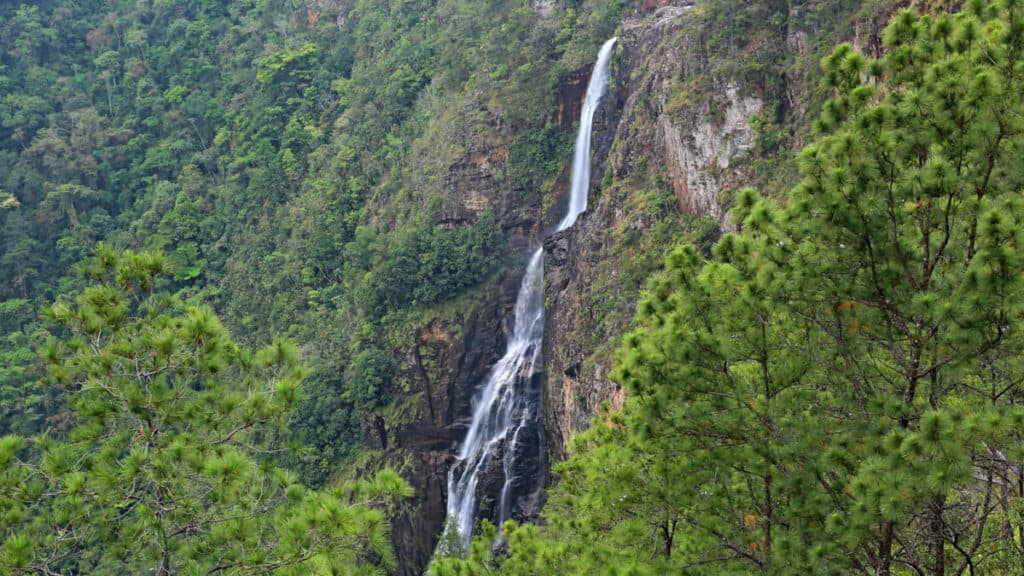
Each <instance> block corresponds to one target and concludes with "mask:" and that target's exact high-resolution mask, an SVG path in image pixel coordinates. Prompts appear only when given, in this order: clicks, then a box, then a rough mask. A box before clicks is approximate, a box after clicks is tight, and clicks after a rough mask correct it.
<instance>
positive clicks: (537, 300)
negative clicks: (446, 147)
mask: <svg viewBox="0 0 1024 576" xmlns="http://www.w3.org/2000/svg"><path fill="white" fill-rule="evenodd" d="M616 40H617V38H612V39H611V40H608V41H607V42H605V43H604V45H603V46H602V47H601V51H600V52H599V53H598V58H597V63H596V64H595V65H594V71H593V73H592V74H591V77H590V83H589V84H588V86H587V94H586V97H585V99H584V103H583V111H582V114H581V117H580V125H579V132H578V134H577V136H576V150H575V153H574V157H573V170H572V184H571V187H570V198H569V210H568V213H567V214H566V216H565V217H564V218H563V219H562V221H561V222H560V223H559V224H558V230H565V229H566V228H569V227H570V226H572V225H573V224H574V223H575V222H576V219H577V218H578V217H579V215H580V214H581V213H583V211H584V210H586V209H587V194H588V192H589V188H590V132H591V130H592V129H593V126H592V124H593V119H594V112H595V111H596V110H597V107H598V105H599V104H600V102H601V98H602V97H603V96H604V94H605V91H606V90H607V85H608V63H609V61H610V60H611V51H612V48H613V47H614V45H615V42H616ZM543 338H544V249H543V248H537V249H536V251H535V252H534V253H533V254H532V255H531V257H530V262H529V264H528V265H527V267H526V272H525V274H524V275H523V280H522V283H521V284H520V287H519V295H518V298H517V299H516V306H515V323H514V325H513V331H512V334H511V335H509V338H508V343H507V345H506V350H505V355H504V356H502V358H501V359H500V360H498V362H497V363H495V364H494V366H493V367H492V368H491V370H490V372H489V373H488V375H487V379H486V380H485V381H484V383H483V386H482V387H481V389H480V391H479V392H478V396H477V397H476V398H474V400H473V420H472V422H471V424H470V426H469V430H468V431H467V433H466V438H465V439H464V440H463V442H462V445H461V446H460V447H459V452H458V455H457V460H456V462H455V464H454V465H453V466H452V467H451V468H450V469H449V471H448V502H447V512H448V520H447V524H446V525H445V531H444V535H443V536H442V538H441V541H440V542H439V543H438V549H437V551H438V552H439V553H441V554H446V553H452V552H455V551H456V550H454V549H452V548H455V547H461V549H462V550H466V549H468V547H469V543H470V540H471V539H472V537H473V528H474V527H475V524H476V519H477V517H478V516H481V515H484V514H486V517H488V518H489V519H491V520H493V521H494V522H495V524H497V525H498V526H500V525H501V524H502V523H504V522H505V520H508V519H509V518H512V517H513V516H514V514H515V511H516V508H517V505H520V506H521V504H520V502H529V501H530V496H531V495H533V494H535V493H536V492H537V490H538V488H540V486H539V475H538V474H536V471H537V470H539V469H542V467H543V466H544V457H545V455H544V446H543V443H544V437H543V436H544V432H543V429H542V425H541V409H540V403H541V399H540V379H541V378H540V377H541V372H542V362H541V345H542V343H543ZM524 470H525V471H526V472H527V473H526V474H523V473H522V472H523V471H524ZM485 506H486V507H485ZM526 506H529V505H528V504H527V505H526Z"/></svg>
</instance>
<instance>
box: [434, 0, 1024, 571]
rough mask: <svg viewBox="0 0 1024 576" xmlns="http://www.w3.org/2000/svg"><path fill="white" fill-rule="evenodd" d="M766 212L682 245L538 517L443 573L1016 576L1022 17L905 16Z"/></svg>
mask: <svg viewBox="0 0 1024 576" xmlns="http://www.w3.org/2000/svg"><path fill="white" fill-rule="evenodd" d="M883 38H884V45H885V53H884V55H883V56H882V57H880V58H878V59H871V58H868V57H866V56H864V55H862V54H861V53H859V52H858V51H857V50H855V49H853V48H852V47H850V46H849V45H843V46H840V47H839V48H837V49H836V50H835V51H834V52H832V54H831V55H830V56H829V57H827V58H825V59H824V61H823V62H822V67H823V71H824V75H825V82H826V86H827V87H828V88H829V89H830V90H831V91H832V93H833V96H832V97H831V98H830V99H829V100H828V101H827V103H826V104H825V106H824V110H823V113H822V114H821V116H820V118H819V119H818V121H817V122H816V124H815V127H814V130H815V136H814V138H813V141H812V142H811V143H810V145H809V146H807V147H806V148H805V149H804V150H803V152H802V153H801V154H800V156H799V163H800V171H801V174H802V175H803V180H802V181H801V183H800V184H799V185H797V186H796V187H794V188H793V189H792V190H790V192H789V193H788V197H787V199H786V201H785V202H781V203H776V202H773V201H771V200H769V199H765V198H763V197H759V196H757V195H756V194H754V193H753V192H751V191H746V192H744V193H742V194H740V195H739V197H738V199H737V205H736V207H735V209H734V210H733V218H734V221H735V222H736V224H737V227H738V232H736V233H734V234H729V235H726V236H725V237H723V238H722V239H721V240H720V241H719V242H718V243H717V244H716V245H715V247H714V250H713V256H712V257H711V258H709V259H705V258H703V257H702V256H701V255H700V254H698V253H697V252H696V251H695V250H694V249H693V248H691V247H689V246H684V247H680V248H678V249H676V250H674V251H673V252H672V253H671V254H670V255H669V257H668V258H667V262H666V270H665V271H664V272H663V273H662V274H660V275H658V276H657V277H656V278H655V279H654V280H653V281H652V282H651V284H650V287H649V289H648V292H647V295H646V296H645V298H644V299H643V301H642V302H641V304H640V308H639V311H638V315H637V319H636V322H637V327H636V329H635V330H634V331H633V332H632V333H630V334H629V335H628V336H626V337H625V340H624V342H623V344H622V346H621V348H620V350H619V354H618V369H617V373H616V378H617V379H618V380H619V381H620V382H622V383H623V384H624V385H626V386H627V387H628V389H629V394H630V395H629V398H628V400H627V401H626V404H625V406H624V408H623V409H622V410H621V411H619V412H617V413H614V414H606V415H605V416H603V417H602V418H599V419H598V420H597V421H595V423H594V426H593V427H592V428H591V430H589V431H588V432H586V433H584V434H582V435H580V436H579V437H578V438H577V439H576V441H575V444H574V447H573V450H572V453H571V457H570V458H569V460H568V461H567V462H565V463H563V464H561V465H559V466H558V467H557V468H556V469H557V471H558V475H559V480H558V484H557V487H556V488H555V489H554V490H553V491H552V493H551V494H550V500H549V503H548V506H547V512H546V516H547V520H548V522H547V524H546V525H545V526H542V527H536V526H520V527H516V526H514V525H511V524H510V525H508V526H506V527H504V531H505V534H506V541H507V543H508V548H507V550H504V551H502V552H500V553H497V554H496V553H495V552H494V551H493V550H492V547H491V546H490V545H489V543H488V542H487V539H488V538H492V537H493V535H494V529H493V527H489V528H488V530H487V531H485V533H484V535H483V537H482V538H481V540H480V541H478V542H477V543H475V544H474V546H473V548H472V549H471V550H470V551H469V553H468V557H467V558H464V559H450V558H449V559H441V560H439V561H438V562H437V563H435V567H434V571H435V573H437V574H485V573H502V574H551V573H579V574H594V573H606V574H663V573H692V574H725V573H728V574H735V573H765V574H767V573H771V574H807V573H815V574H818V573H821V574H830V573H834V574H849V573H865V574H946V573H950V574H981V573H998V574H1020V573H1021V566H1022V559H1024V548H1022V547H1021V542H1022V536H1024V535H1022V530H1024V525H1022V523H1021V510H1022V506H1024V492H1022V491H1021V486H1022V485H1024V475H1022V465H1021V462H1022V460H1024V451H1022V447H1024V444H1022V438H1021V430H1022V426H1024V410H1022V409H1021V408H1020V402H1021V396H1022V394H1024V388H1022V385H1021V382H1022V378H1021V376H1022V373H1021V369H1022V366H1021V354H1022V352H1024V350H1022V345H1024V339H1022V338H1021V332H1022V330H1024V309H1022V308H1021V304H1020V299H1019V297H1018V295H1019V293H1020V291H1021V289H1022V282H1024V261H1022V259H1021V258H1022V256H1021V255H1022V254H1024V252H1022V246H1021V241H1022V237H1021V229H1022V228H1021V219H1022V218H1024V199H1022V197H1021V195H1020V194H1021V190H1022V184H1024V171H1022V169H1021V165H1020V163H1019V161H1018V158H1019V154H1020V152H1021V149H1022V147H1024V115H1022V113H1024V102H1022V99H1021V98H1022V93H1024V91H1022V88H1024V86H1022V82H1024V80H1022V78H1024V77H1022V73H1024V58H1022V53H1021V50H1022V48H1024V5H1021V3H1020V2H1018V1H1016V0H1005V1H1000V2H994V3H987V2H983V1H980V0H978V1H974V2H969V3H968V4H967V6H965V7H964V10H963V11H961V12H959V13H956V14H953V15H949V14H940V15H936V16H932V17H921V16H919V15H918V14H917V13H915V12H913V11H910V10H907V11H903V12H900V13H899V15H898V16H896V17H895V19H894V20H893V22H892V23H891V24H890V25H889V26H888V27H887V28H886V30H885V33H884V36H883Z"/></svg>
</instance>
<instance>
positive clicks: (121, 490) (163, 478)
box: [0, 246, 409, 574]
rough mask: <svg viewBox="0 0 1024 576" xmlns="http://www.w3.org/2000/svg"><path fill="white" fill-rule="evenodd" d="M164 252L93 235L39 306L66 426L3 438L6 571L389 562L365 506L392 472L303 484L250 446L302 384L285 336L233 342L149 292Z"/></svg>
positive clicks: (288, 569)
mask: <svg viewBox="0 0 1024 576" xmlns="http://www.w3.org/2000/svg"><path fill="white" fill-rule="evenodd" d="M166 271H167V265H166V263H165V261H164V259H163V258H162V257H160V256H158V255H155V254H150V253H140V254H132V253H119V252H117V251H115V250H112V249H110V248H106V247H103V246H101V247H100V248H99V250H98V253H97V256H96V259H95V261H94V262H93V263H92V264H90V265H88V266H85V267H83V272H84V273H85V275H86V276H87V277H88V278H90V284H89V285H88V287H86V288H85V290H84V291H82V292H81V293H80V294H78V295H77V296H76V297H74V299H70V298H63V299H60V300H58V301H57V302H55V303H54V304H53V305H52V306H51V307H50V308H49V309H48V310H47V316H48V317H49V318H50V319H52V320H53V321H54V322H56V323H57V324H58V325H59V326H60V327H61V328H62V329H63V332H64V334H66V336H65V337H64V338H62V339H60V340H53V339H51V340H50V341H49V342H48V343H47V344H46V346H45V347H44V348H43V350H42V351H41V354H42V356H43V357H44V359H45V360H46V362H47V365H48V376H47V379H48V381H49V382H51V383H52V384H53V385H59V386H61V387H63V388H64V389H65V390H68V391H69V404H70V407H71V415H72V416H71V418H72V427H71V429H70V430H69V431H68V432H67V433H65V434H61V435H59V436H51V435H48V434H43V435H39V436H37V437H34V438H31V439H26V438H22V437H18V436H6V437H5V438H4V439H3V440H2V441H0V461H2V462H3V464H4V467H5V469H6V472H5V473H4V475H3V477H2V478H0V510H2V511H3V514H2V515H0V517H2V520H0V538H2V539H3V542H2V544H0V567H2V570H3V572H4V573H7V574H37V573H58V572H69V571H70V572H88V573H100V574H102V573H119V572H121V571H123V570H125V569H127V570H129V571H131V572H140V573H141V572H155V573H160V574H172V573H179V572H181V573H214V572H223V573H228V574H256V573H270V572H274V573H282V574H308V573H310V572H311V571H324V570H329V571H332V573H356V572H361V571H364V568H362V567H363V566H368V565H372V564H373V563H376V562H381V563H383V565H385V566H388V565H390V564H391V563H392V562H393V558H392V557H391V554H390V547H389V541H388V537H387V534H388V533H387V523H386V521H385V519H384V517H383V515H382V513H381V512H380V511H379V510H377V509H375V505H379V504H384V503H386V502H387V501H389V499H391V498H392V497H395V496H408V495H409V488H408V486H407V485H406V484H405V483H404V482H403V481H402V480H401V478H400V477H398V476H397V475H396V474H394V473H393V472H390V471H385V472H382V473H381V475H380V476H378V477H377V478H376V479H375V480H373V481H370V482H368V483H364V484H359V485H355V486H352V487H351V488H350V491H349V492H350V493H347V492H346V491H345V490H342V489H336V490H332V491H327V492H315V491H310V490H308V489H307V488H305V487H304V486H302V484H300V483H298V481H297V478H296V477H295V475H294V474H293V473H289V472H287V471H285V470H281V469H277V468H274V467H272V466H269V465H268V464H266V463H265V462H261V461H260V460H258V459H257V458H256V450H257V449H258V448H259V447H260V446H261V445H264V444H265V443H266V441H267V435H268V434H269V435H272V434H273V431H274V428H273V426H274V424H275V423H277V422H279V421H280V420H281V418H283V417H284V414H285V412H286V411H287V410H288V409H289V408H290V407H291V406H292V405H294V403H295V402H296V400H297V399H298V397H299V384H300V382H301V380H302V379H303V377H304V374H305V369H304V368H303V367H302V365H301V364H300V362H299V357H298V351H297V349H296V348H295V347H294V345H292V344H290V343H288V342H286V341H280V340H279V341H275V342H274V343H273V344H271V345H269V346H267V347H265V348H263V349H261V350H259V351H257V352H255V353H252V352H249V351H247V350H245V349H243V348H240V347H239V346H238V345H236V344H235V343H234V342H233V341H232V340H231V339H230V337H229V335H228V333H227V331H226V330H225V329H224V327H223V326H222V325H221V324H220V321H219V320H218V319H217V317H216V316H215V315H214V314H213V313H212V312H211V311H210V310H209V309H208V308H205V307H186V308H184V310H183V309H182V308H183V307H182V305H181V304H180V302H178V301H177V300H176V299H175V298H174V297H173V296H171V295H169V294H166V293H161V292H156V291H154V288H155V286H156V285H157V284H158V282H159V280H160V277H161V276H162V275H164V274H166Z"/></svg>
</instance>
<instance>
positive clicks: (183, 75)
mask: <svg viewBox="0 0 1024 576" xmlns="http://www.w3.org/2000/svg"><path fill="white" fill-rule="evenodd" d="M617 11H618V7H617V4H615V3H610V4H609V3H605V2H599V3H596V4H594V5H592V6H588V7H586V8H581V9H580V10H579V12H576V11H573V10H570V14H568V16H567V18H566V19H565V23H564V25H565V29H564V30H561V31H557V32H558V34H557V35H556V34H554V33H550V34H549V33H548V32H550V31H549V30H546V29H544V28H541V27H536V26H534V24H535V22H534V21H533V17H532V16H531V13H530V11H528V10H527V9H525V8H522V7H518V6H517V5H516V3H509V2H503V1H496V2H449V1H445V2H433V1H412V2H399V3H394V4H393V3H391V2H384V1H364V2H358V3H354V5H352V6H348V5H345V6H342V5H340V4H339V5H335V4H333V3H314V4H310V5H309V6H305V5H300V4H299V3H285V4H282V5H276V4H275V3H266V2H203V1H195V2H191V1H190V2H162V1H155V2H135V1H130V2H129V1H125V2H114V3H111V2H99V1H96V2H56V3H25V4H13V3H4V4H3V5H2V6H0V42H2V46H0V48H2V61H0V86H2V93H3V98H2V100H0V194H2V196H0V210H2V214H0V217H2V218H3V235H2V240H0V242H2V245H0V299H2V303H0V310H2V313H0V334H2V335H3V339H4V345H3V347H2V348H0V354H2V360H0V413H2V414H3V415H4V417H3V418H0V432H5V433H6V432H15V433H20V434H31V433H35V432H38V431H40V430H42V429H44V428H49V427H56V428H58V429H59V428H61V426H62V424H61V422H60V419H61V415H62V414H63V413H64V407H63V406H64V405H63V402H64V399H63V396H62V394H61V393H59V392H58V391H55V390H54V389H52V388H49V387H46V386H40V385H38V384H37V383H38V382H39V378H40V377H41V376H42V369H41V365H40V363H39V362H37V361H36V359H35V356H36V355H35V353H34V350H35V349H36V348H38V347H39V346H41V345H42V344H43V343H44V342H45V341H46V339H47V337H48V333H49V332H51V330H50V329H49V328H47V326H46V325H45V324H43V323H41V322H40V320H39V317H38V311H39V309H40V308H41V307H42V306H43V305H45V304H47V303H48V302H50V301H52V300H53V299H55V298H56V297H58V296H60V295H64V294H70V293H74V292H76V291H78V290H81V289H82V288H83V283H82V281H81V280H80V278H79V276H78V275H76V274H75V271H74V267H75V265H76V263H77V262H79V261H81V260H83V259H84V258H87V257H88V256H89V255H90V254H92V253H93V251H94V250H95V247H96V245H97V243H98V242H101V241H102V242H106V243H107V244H109V245H112V246H116V247H120V248H131V249H134V250H138V249H147V250H155V251H160V252H162V253H163V254H164V255H165V257H166V259H167V264H168V268H169V269H170V270H171V272H170V275H169V277H168V278H166V279H164V280H162V282H163V286H164V288H165V289H166V290H168V291H170V292H173V293H175V294H176V295H177V296H178V297H179V298H181V299H182V301H183V302H185V303H188V304H190V305H200V304H204V303H205V304H210V305H212V306H213V307H214V308H215V309H216V310H217V311H218V312H219V313H220V314H221V315H222V317H223V318H224V319H225V322H226V323H227V325H228V326H229V327H230V328H231V329H232V330H233V331H234V332H235V333H236V334H238V335H239V336H242V337H244V339H245V341H246V343H248V344H252V345H261V344H265V343H267V342H269V341H270V339H271V336H272V335H275V334H276V335H282V336H287V337H290V338H292V339H295V340H297V341H299V342H303V343H305V342H317V345H318V346H317V351H316V357H315V358H310V360H311V363H312V366H311V368H312V371H313V373H312V374H311V376H310V377H309V378H307V380H306V384H305V386H306V390H307V396H313V397H324V398H332V400H326V401H323V402H320V401H317V402H302V401H300V402H299V405H298V406H297V408H296V412H295V414H296V417H295V418H294V419H293V426H291V427H290V428H289V430H290V431H291V434H292V435H293V436H294V438H292V440H294V442H295V443H298V444H302V445H305V446H309V447H312V448H313V450H309V451H307V452H306V453H305V455H304V456H301V457H296V458H297V459H296V461H294V462H292V464H293V465H294V466H298V467H299V468H300V469H301V470H302V473H303V475H304V477H305V478H306V479H307V480H308V481H311V482H315V483H320V482H323V481H325V480H326V479H327V477H328V476H330V475H331V474H332V473H333V467H334V466H336V465H337V463H338V462H339V461H340V460H341V459H343V458H345V457H346V456H350V455H351V454H352V452H353V451H357V450H358V449H359V443H360V429H359V428H360V419H364V416H365V414H367V413H369V412H371V411H373V410H375V409H379V408H381V407H382V406H383V405H385V404H387V403H388V402H389V401H390V398H391V396H392V395H393V392H395V390H392V389H391V388H390V387H391V386H392V382H391V378H389V376H390V375H392V374H393V372H394V370H395V367H394V365H393V364H394V361H393V360H392V359H391V357H390V356H391V350H392V349H393V348H394V347H395V345H396V344H395V340H396V339H400V338H403V337H405V336H406V335H407V329H408V326H409V324H410V323H412V322H415V319H416V318H417V314H418V311H420V310H423V309H426V308H429V307H431V306H434V305H437V304H440V303H442V302H443V301H450V300H452V299H454V298H457V297H459V296H460V295H461V294H462V293H464V292H466V291H467V290H468V289H470V288H472V287H475V286H477V285H479V284H481V283H483V282H486V281H487V280H488V279H490V278H492V277H493V275H494V273H495V272H496V271H498V270H501V269H502V268H504V267H505V266H506V264H507V263H508V262H509V252H508V249H507V245H506V242H507V240H506V235H505V234H504V233H503V231H502V230H501V229H500V228H499V227H498V226H497V225H496V223H495V218H494V214H488V213H485V214H483V215H481V217H479V218H477V219H476V220H475V221H474V222H473V223H472V224H471V225H469V226H463V227H458V228H456V229H448V228H445V227H443V226H439V225H437V220H438V214H439V213H440V211H441V210H442V209H443V208H444V206H443V205H444V202H443V200H444V198H443V195H442V190H441V186H440V183H438V182H437V181H436V180H437V175H436V174H435V175H431V174H430V171H431V167H430V166H423V165H420V164H419V163H421V156H422V154H421V155H419V156H417V155H416V149H417V147H420V148H422V147H432V146H434V145H435V144H434V142H435V141H437V140H439V139H441V138H442V136H443V135H441V134H439V132H442V131H446V130H451V129H452V126H453V125H454V124H456V122H457V121H458V120H457V119H455V118H452V114H451V112H450V110H452V109H458V108H459V107H462V106H464V105H466V104H468V103H466V102H460V101H459V100H460V99H464V98H466V97H465V96H464V93H466V92H473V91H476V92H480V93H484V94H488V95H490V96H491V97H492V98H495V99H499V100H502V101H505V102H510V103H511V104H509V105H507V110H508V111H507V113H505V117H504V122H505V125H504V126H500V127H498V128H499V129H501V130H504V131H506V132H509V133H511V134H514V135H519V134H521V136H516V137H515V140H514V151H515V153H516V155H515V158H513V168H514V171H515V174H514V176H515V178H516V182H517V185H516V186H517V188H518V189H519V190H521V192H520V193H521V195H523V197H524V198H526V199H529V197H530V196H531V195H534V196H536V197H537V198H538V200H539V194H540V185H539V183H540V182H541V181H542V180H544V179H545V178H550V177H551V174H552V173H553V172H555V171H557V170H559V169H560V166H561V155H562V154H564V153H565V150H566V148H565V143H564V142H563V141H562V139H561V137H560V136H559V135H557V134H556V133H555V132H554V131H553V130H552V129H551V127H550V126H549V119H548V118H547V113H548V110H549V109H550V107H551V104H550V102H551V99H552V95H551V90H550V87H551V86H552V85H557V82H558V79H559V78H560V77H561V75H563V74H565V71H566V70H567V69H568V68H569V67H575V66H578V65H579V64H578V62H580V61H582V58H583V57H584V56H583V54H584V53H585V50H587V49H588V47H590V46H592V45H596V44H597V43H599V40H600V39H601V38H603V37H604V36H605V35H606V34H608V33H610V31H611V30H612V29H614V27H615V19H616V17H617V14H618V12H617ZM492 16H496V17H498V18H499V20H494V19H493V18H492ZM553 83H554V84H553ZM505 94H508V95H507V96H505ZM468 121H469V122H475V123H479V122H485V121H486V118H485V119H483V120H481V119H473V118H470V119H469V120H468ZM494 129H495V128H494V127H491V126H484V127H481V128H480V130H488V131H493V130H494ZM448 146H449V147H450V148H452V150H444V149H440V150H438V151H437V152H438V154H441V155H444V154H454V153H457V143H454V142H450V143H449V144H448ZM423 172H426V173H427V175H428V177H429V179H428V181H426V182H423V183H419V184H417V185H416V187H412V186H410V184H409V180H410V178H411V177H410V175H412V174H417V175H419V174H420V173H423ZM524 205H525V202H524ZM395 386H396V387H398V388H400V386H397V385H395ZM342 391H344V394H341V392H342Z"/></svg>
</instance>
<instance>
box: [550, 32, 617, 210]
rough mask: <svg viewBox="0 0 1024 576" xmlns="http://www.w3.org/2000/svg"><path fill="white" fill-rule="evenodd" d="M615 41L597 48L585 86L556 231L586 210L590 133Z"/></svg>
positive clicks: (588, 185) (605, 84) (604, 85)
mask: <svg viewBox="0 0 1024 576" xmlns="http://www.w3.org/2000/svg"><path fill="white" fill-rule="evenodd" d="M616 41H618V37H615V38H612V39H611V40H608V41H607V42H605V43H604V45H603V46H601V51H600V52H598V53H597V62H596V63H595V64H594V71H593V72H592V73H591V75H590V83H589V84H587V95H586V97H585V99H584V100H583V110H582V111H581V113H580V126H579V129H578V130H577V132H576V147H575V148H574V151H573V157H572V184H571V186H570V187H569V209H568V210H567V211H566V214H565V217H564V218H562V221H561V222H559V223H558V229H559V230H565V229H566V228H569V227H570V226H572V225H573V224H575V223H576V219H577V218H579V215H580V214H582V213H583V212H584V211H586V209H587V196H588V195H589V193H590V134H591V132H592V131H593V128H594V127H593V124H594V113H595V112H597V107H598V105H599V104H601V99H602V98H604V95H605V92H607V91H608V63H609V62H611V59H612V48H614V47H615V42H616Z"/></svg>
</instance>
